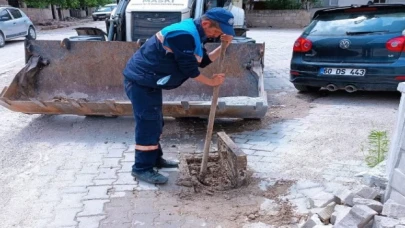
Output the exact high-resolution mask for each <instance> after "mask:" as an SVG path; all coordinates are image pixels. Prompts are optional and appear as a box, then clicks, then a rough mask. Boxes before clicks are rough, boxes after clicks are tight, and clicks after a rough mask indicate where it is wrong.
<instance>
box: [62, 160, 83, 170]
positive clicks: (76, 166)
mask: <svg viewBox="0 0 405 228" xmlns="http://www.w3.org/2000/svg"><path fill="white" fill-rule="evenodd" d="M82 166H83V164H82V163H81V162H80V161H77V158H76V159H74V160H69V161H67V162H66V163H64V164H63V165H62V166H61V167H60V168H59V170H75V171H76V170H80V169H81V168H82Z"/></svg>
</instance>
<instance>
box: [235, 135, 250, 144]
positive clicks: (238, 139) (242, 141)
mask: <svg viewBox="0 0 405 228" xmlns="http://www.w3.org/2000/svg"><path fill="white" fill-rule="evenodd" d="M245 137H246V136H245ZM233 141H234V142H235V143H236V144H238V143H242V144H243V143H246V142H247V141H248V139H241V138H235V139H233Z"/></svg>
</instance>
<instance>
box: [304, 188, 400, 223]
mask: <svg viewBox="0 0 405 228" xmlns="http://www.w3.org/2000/svg"><path fill="white" fill-rule="evenodd" d="M383 195H384V191H381V189H380V188H373V187H369V186H365V185H362V186H359V187H357V188H355V189H353V190H348V189H346V188H340V189H336V190H335V191H334V192H333V194H325V195H324V196H323V197H315V198H314V199H309V205H310V207H312V208H311V209H310V212H309V214H308V215H309V216H308V217H309V218H308V220H307V221H306V222H305V223H304V224H303V225H302V226H301V227H302V228H313V227H315V228H321V227H336V228H350V227H359V228H363V227H366V228H405V205H401V204H399V203H397V202H395V201H393V200H391V199H389V200H387V201H386V202H385V204H382V203H381V201H382V199H383Z"/></svg>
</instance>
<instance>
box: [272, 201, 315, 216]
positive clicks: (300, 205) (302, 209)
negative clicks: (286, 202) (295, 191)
mask: <svg viewBox="0 0 405 228" xmlns="http://www.w3.org/2000/svg"><path fill="white" fill-rule="evenodd" d="M310 201H311V200H310V199H307V198H298V199H291V200H290V202H291V203H293V205H295V206H296V211H297V212H298V213H300V214H307V213H308V212H309V209H311V208H312V205H311V203H312V202H310ZM277 212H278V211H277ZM276 214H277V213H276Z"/></svg>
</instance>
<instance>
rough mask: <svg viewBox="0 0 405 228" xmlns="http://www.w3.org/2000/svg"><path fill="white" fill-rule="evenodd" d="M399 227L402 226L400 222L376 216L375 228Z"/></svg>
mask: <svg viewBox="0 0 405 228" xmlns="http://www.w3.org/2000/svg"><path fill="white" fill-rule="evenodd" d="M397 225H400V221H399V220H396V219H393V218H387V217H383V216H378V215H376V216H374V224H373V228H396V226H397Z"/></svg>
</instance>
